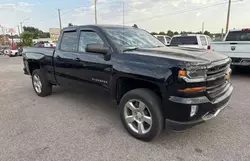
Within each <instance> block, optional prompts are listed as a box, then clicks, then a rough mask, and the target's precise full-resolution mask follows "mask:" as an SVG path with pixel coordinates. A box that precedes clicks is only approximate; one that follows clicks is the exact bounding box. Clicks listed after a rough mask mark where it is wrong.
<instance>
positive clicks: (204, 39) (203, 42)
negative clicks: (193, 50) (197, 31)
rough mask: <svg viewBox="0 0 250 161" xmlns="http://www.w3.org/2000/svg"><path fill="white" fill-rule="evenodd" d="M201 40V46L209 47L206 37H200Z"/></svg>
mask: <svg viewBox="0 0 250 161" xmlns="http://www.w3.org/2000/svg"><path fill="white" fill-rule="evenodd" d="M200 40H201V45H202V46H206V45H207V40H206V38H205V36H200Z"/></svg>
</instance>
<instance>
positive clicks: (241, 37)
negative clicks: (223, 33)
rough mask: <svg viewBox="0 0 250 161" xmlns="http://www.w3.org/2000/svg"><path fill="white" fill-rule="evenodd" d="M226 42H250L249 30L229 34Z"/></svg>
mask: <svg viewBox="0 0 250 161" xmlns="http://www.w3.org/2000/svg"><path fill="white" fill-rule="evenodd" d="M226 41H250V30H246V31H232V32H229V33H228V35H227V38H226Z"/></svg>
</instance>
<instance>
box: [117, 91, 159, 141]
mask: <svg viewBox="0 0 250 161" xmlns="http://www.w3.org/2000/svg"><path fill="white" fill-rule="evenodd" d="M131 99H138V100H140V101H142V102H143V103H144V104H145V105H146V106H147V107H148V109H149V110H150V113H151V115H152V127H151V129H150V131H149V132H148V133H146V134H142V135H141V134H138V133H136V132H134V131H133V130H132V129H131V128H130V127H129V126H128V124H127V123H126V120H125V117H124V107H125V104H126V103H127V102H128V101H129V100H131ZM119 108H120V117H121V121H122V124H123V126H124V127H125V128H126V130H127V131H128V132H129V133H130V134H131V135H132V136H134V137H135V138H137V139H139V140H143V141H150V140H152V139H154V138H155V137H156V136H158V135H159V134H160V132H161V131H162V129H163V116H162V110H161V102H160V99H159V97H158V96H157V95H156V94H155V93H154V92H152V91H150V90H148V89H136V90H132V91H130V92H128V93H127V94H125V95H124V96H123V98H122V100H121V102H120V105H119Z"/></svg>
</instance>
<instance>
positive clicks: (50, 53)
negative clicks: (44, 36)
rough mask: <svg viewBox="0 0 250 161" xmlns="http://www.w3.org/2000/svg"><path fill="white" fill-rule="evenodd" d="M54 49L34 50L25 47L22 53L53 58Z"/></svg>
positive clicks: (34, 48)
mask: <svg viewBox="0 0 250 161" xmlns="http://www.w3.org/2000/svg"><path fill="white" fill-rule="evenodd" d="M53 52H54V48H36V47H26V48H23V53H26V54H29V53H34V54H42V55H46V56H53Z"/></svg>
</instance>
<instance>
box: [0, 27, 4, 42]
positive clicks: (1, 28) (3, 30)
mask: <svg viewBox="0 0 250 161" xmlns="http://www.w3.org/2000/svg"><path fill="white" fill-rule="evenodd" d="M0 27H1V29H2V34H3V43H4V45H5V32H4V27H3V26H1V25H0Z"/></svg>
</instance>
